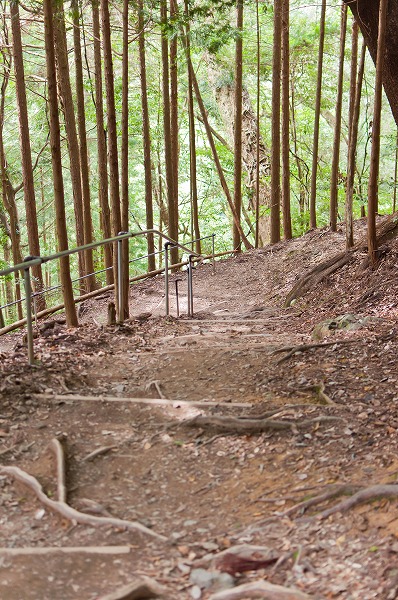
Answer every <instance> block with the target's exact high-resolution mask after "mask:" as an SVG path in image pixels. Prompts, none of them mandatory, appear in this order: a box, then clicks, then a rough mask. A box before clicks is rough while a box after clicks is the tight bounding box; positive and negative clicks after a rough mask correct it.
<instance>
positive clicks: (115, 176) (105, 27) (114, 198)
mask: <svg viewBox="0 0 398 600" xmlns="http://www.w3.org/2000/svg"><path fill="white" fill-rule="evenodd" d="M100 6H101V23H102V43H103V56H104V66H105V88H106V105H107V124H108V157H109V181H110V197H111V216H112V235H113V236H117V234H118V233H119V232H120V231H121V227H122V223H121V210H120V191H119V158H118V149H117V130H116V107H115V85H114V81H115V80H114V74H113V60H112V44H111V26H110V16H109V4H108V0H101V4H100ZM116 246H117V243H115V244H114V252H113V274H114V278H115V298H116V312H117V320H118V322H121V321H122V320H123V315H121V314H120V308H119V302H118V298H119V290H118V278H117V249H116Z"/></svg>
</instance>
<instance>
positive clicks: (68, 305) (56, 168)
mask: <svg viewBox="0 0 398 600" xmlns="http://www.w3.org/2000/svg"><path fill="white" fill-rule="evenodd" d="M43 6H44V27H45V36H44V37H45V49H46V63H47V86H48V107H49V115H50V143H51V158H52V169H53V181H54V199H55V211H56V229H57V238H58V249H59V250H60V251H62V250H67V248H68V234H67V230H66V218H65V197H64V184H63V178H62V157H61V143H60V139H61V138H60V125H59V115H58V97H57V78H56V70H55V54H54V23H53V9H54V8H57V0H44V1H43ZM59 263H60V278H61V286H62V294H63V299H64V304H65V316H66V322H67V325H68V326H69V327H76V326H77V325H78V320H77V314H76V305H75V303H74V300H73V289H72V281H71V277H70V267H69V256H65V257H64V258H62V259H61V260H60V261H59Z"/></svg>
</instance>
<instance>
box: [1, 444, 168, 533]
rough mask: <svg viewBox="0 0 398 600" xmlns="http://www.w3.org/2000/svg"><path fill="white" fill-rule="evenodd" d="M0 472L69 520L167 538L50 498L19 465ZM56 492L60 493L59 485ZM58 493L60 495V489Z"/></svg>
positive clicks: (139, 526) (59, 454) (128, 522)
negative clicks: (89, 513)
mask: <svg viewBox="0 0 398 600" xmlns="http://www.w3.org/2000/svg"><path fill="white" fill-rule="evenodd" d="M55 446H56V448H55V449H56V452H57V456H58V458H60V457H61V452H60V449H59V447H58V446H57V445H55ZM0 474H2V475H7V476H9V477H12V478H13V479H15V480H16V481H19V482H20V483H22V484H23V485H25V486H26V487H28V488H29V489H31V490H32V491H33V492H34V493H35V494H36V496H37V498H38V499H39V501H40V502H41V503H42V504H43V505H44V506H46V507H47V508H48V509H49V510H51V511H52V512H55V513H57V514H59V515H61V516H62V517H64V518H66V519H68V520H69V521H74V522H76V523H80V524H81V525H90V526H91V527H102V526H111V527H117V528H119V529H127V530H128V531H134V532H137V531H139V532H141V533H145V534H146V535H149V536H151V537H154V538H156V539H158V540H161V541H166V540H167V538H165V537H164V536H163V535H160V534H158V533H155V532H154V531H151V530H150V529H148V528H147V527H145V526H144V525H141V523H138V522H137V521H125V520H124V519H117V518H113V517H97V516H94V515H88V514H85V513H81V512H80V511H78V510H76V509H74V508H72V507H71V506H69V505H68V504H66V502H64V501H62V500H51V498H49V497H48V496H46V494H45V493H44V492H43V488H42V486H41V485H40V483H39V482H38V481H37V479H36V478H35V477H32V475H29V473H26V471H23V470H22V469H20V468H19V467H0ZM58 493H60V486H59V485H58ZM60 495H61V497H62V495H63V492H62V491H61V494H60Z"/></svg>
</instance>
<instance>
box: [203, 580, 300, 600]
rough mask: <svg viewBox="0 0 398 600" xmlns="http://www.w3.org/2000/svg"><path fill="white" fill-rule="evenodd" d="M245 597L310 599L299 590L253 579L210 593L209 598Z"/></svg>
mask: <svg viewBox="0 0 398 600" xmlns="http://www.w3.org/2000/svg"><path fill="white" fill-rule="evenodd" d="M246 598H264V600H265V599H266V600H311V596H308V595H307V594H303V592H300V591H299V590H295V589H292V588H287V587H284V586H281V585H274V584H273V583H268V582H267V581H254V582H253V583H245V584H243V585H238V586H237V587H235V588H233V589H232V590H223V591H222V592H217V593H216V594H212V595H211V596H210V598H209V600H240V599H246Z"/></svg>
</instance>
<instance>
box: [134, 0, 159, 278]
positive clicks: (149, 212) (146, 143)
mask: <svg viewBox="0 0 398 600" xmlns="http://www.w3.org/2000/svg"><path fill="white" fill-rule="evenodd" d="M143 10H144V2H143V0H139V2H138V52H139V62H140V82H141V107H142V142H143V150H144V170H145V207H146V227H147V229H153V196H152V158H151V130H150V124H149V110H148V89H147V76H146V57H145V24H144V14H143ZM147 240H148V241H147V243H148V255H149V256H148V271H154V270H155V269H156V261H155V241H154V237H153V234H152V233H150V234H148V237H147Z"/></svg>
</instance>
